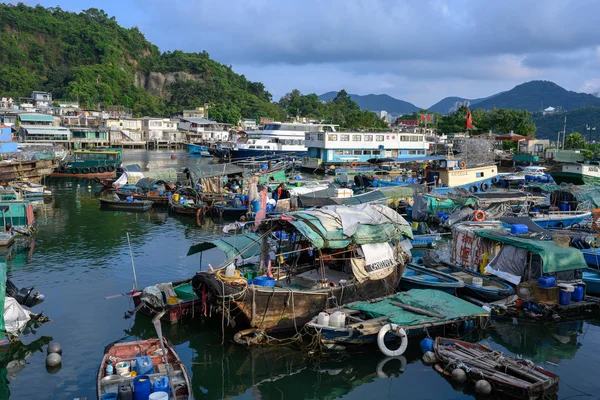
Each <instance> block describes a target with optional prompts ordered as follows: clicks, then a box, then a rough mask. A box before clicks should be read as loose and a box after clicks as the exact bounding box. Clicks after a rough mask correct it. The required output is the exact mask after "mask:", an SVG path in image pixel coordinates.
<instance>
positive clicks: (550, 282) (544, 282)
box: [538, 276, 556, 289]
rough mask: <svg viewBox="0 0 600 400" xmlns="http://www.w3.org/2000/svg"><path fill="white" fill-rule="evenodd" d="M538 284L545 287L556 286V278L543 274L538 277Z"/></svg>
mask: <svg viewBox="0 0 600 400" xmlns="http://www.w3.org/2000/svg"><path fill="white" fill-rule="evenodd" d="M538 286H539V287H541V288H544V289H548V288H551V287H554V286H556V279H555V278H554V277H553V276H541V277H540V278H539V279H538Z"/></svg>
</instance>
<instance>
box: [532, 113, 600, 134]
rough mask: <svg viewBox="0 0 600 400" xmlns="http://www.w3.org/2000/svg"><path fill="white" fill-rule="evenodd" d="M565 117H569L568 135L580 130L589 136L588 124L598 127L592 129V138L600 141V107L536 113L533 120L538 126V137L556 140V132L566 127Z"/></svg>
mask: <svg viewBox="0 0 600 400" xmlns="http://www.w3.org/2000/svg"><path fill="white" fill-rule="evenodd" d="M565 117H566V118H567V135H568V134H569V133H573V132H579V133H581V134H582V135H584V136H585V137H586V138H588V131H587V130H586V125H589V126H590V127H596V130H595V131H592V132H591V133H592V140H596V141H597V142H598V141H600V107H581V108H577V109H575V110H571V111H567V112H561V113H554V114H546V115H542V113H537V114H534V116H533V122H534V123H535V126H536V127H537V130H536V132H535V137H536V138H538V139H550V140H556V134H557V132H559V131H562V130H563V128H564V123H565Z"/></svg>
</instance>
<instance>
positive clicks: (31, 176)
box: [0, 160, 58, 185]
mask: <svg viewBox="0 0 600 400" xmlns="http://www.w3.org/2000/svg"><path fill="white" fill-rule="evenodd" d="M57 166H58V161H57V160H34V161H20V162H13V163H0V184H1V185H7V184H10V183H12V182H14V181H22V180H24V179H26V180H27V181H29V182H39V181H40V180H41V179H42V178H43V177H45V176H49V175H51V174H52V173H53V172H54V170H55V169H56V167H57Z"/></svg>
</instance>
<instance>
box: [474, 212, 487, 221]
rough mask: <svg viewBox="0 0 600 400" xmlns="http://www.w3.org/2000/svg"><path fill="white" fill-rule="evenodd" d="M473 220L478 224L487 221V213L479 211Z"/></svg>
mask: <svg viewBox="0 0 600 400" xmlns="http://www.w3.org/2000/svg"><path fill="white" fill-rule="evenodd" d="M473 219H474V220H475V221H476V222H483V221H485V211H483V210H477V211H475V212H474V213H473Z"/></svg>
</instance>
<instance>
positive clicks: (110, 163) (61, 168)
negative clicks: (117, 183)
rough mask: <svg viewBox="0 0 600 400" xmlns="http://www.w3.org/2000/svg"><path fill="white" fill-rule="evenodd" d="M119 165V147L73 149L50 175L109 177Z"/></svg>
mask: <svg viewBox="0 0 600 400" xmlns="http://www.w3.org/2000/svg"><path fill="white" fill-rule="evenodd" d="M120 166H121V150H120V149H106V150H73V151H72V152H70V153H69V154H67V156H66V157H65V158H64V159H63V160H62V161H61V162H60V164H59V165H58V168H57V169H56V172H54V173H53V174H52V176H57V177H79V178H109V177H113V176H114V174H115V171H116V170H117V168H119V167H120Z"/></svg>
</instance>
